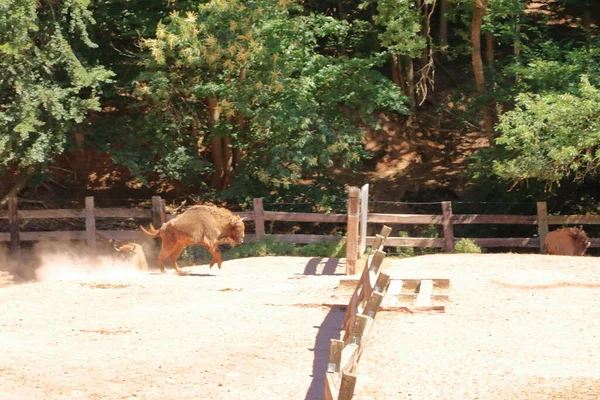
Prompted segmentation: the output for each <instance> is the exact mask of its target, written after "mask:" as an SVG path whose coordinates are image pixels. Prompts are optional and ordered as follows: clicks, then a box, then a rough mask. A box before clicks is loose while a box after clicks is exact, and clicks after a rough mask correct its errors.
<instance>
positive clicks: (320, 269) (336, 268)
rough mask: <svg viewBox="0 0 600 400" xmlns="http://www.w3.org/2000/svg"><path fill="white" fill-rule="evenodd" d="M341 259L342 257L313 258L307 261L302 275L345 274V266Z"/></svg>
mask: <svg viewBox="0 0 600 400" xmlns="http://www.w3.org/2000/svg"><path fill="white" fill-rule="evenodd" d="M341 260H342V259H341V258H323V257H315V258H311V259H310V260H308V263H306V266H305V267H304V272H303V273H302V275H344V274H345V270H344V268H345V267H344V264H343V263H342V262H341ZM297 275H300V274H297Z"/></svg>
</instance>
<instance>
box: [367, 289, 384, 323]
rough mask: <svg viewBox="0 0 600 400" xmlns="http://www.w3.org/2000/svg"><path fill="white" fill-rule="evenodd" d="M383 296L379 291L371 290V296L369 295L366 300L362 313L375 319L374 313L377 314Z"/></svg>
mask: <svg viewBox="0 0 600 400" xmlns="http://www.w3.org/2000/svg"><path fill="white" fill-rule="evenodd" d="M383 297H384V296H383V294H382V293H381V292H373V294H372V295H371V297H369V300H367V304H366V305H365V309H364V310H363V314H365V315H366V316H367V317H369V318H373V319H375V315H376V314H377V310H379V306H380V305H381V302H382V301H383Z"/></svg>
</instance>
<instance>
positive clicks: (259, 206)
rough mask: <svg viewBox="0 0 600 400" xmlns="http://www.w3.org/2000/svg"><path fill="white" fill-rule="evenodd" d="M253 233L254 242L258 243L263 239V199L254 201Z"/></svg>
mask: <svg viewBox="0 0 600 400" xmlns="http://www.w3.org/2000/svg"><path fill="white" fill-rule="evenodd" d="M253 208H254V231H255V232H256V240H257V241H260V240H262V239H263V238H264V237H265V209H264V207H263V199H262V198H256V199H254V205H253Z"/></svg>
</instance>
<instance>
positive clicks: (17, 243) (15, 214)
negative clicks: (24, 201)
mask: <svg viewBox="0 0 600 400" xmlns="http://www.w3.org/2000/svg"><path fill="white" fill-rule="evenodd" d="M8 224H9V230H10V250H11V252H12V253H13V255H14V256H16V257H18V256H19V255H20V252H21V237H20V234H19V233H20V232H19V210H18V205H17V198H16V197H9V198H8Z"/></svg>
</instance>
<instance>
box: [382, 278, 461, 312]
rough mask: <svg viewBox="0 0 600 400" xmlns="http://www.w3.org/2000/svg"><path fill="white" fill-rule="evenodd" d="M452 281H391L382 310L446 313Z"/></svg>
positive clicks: (396, 279)
mask: <svg viewBox="0 0 600 400" xmlns="http://www.w3.org/2000/svg"><path fill="white" fill-rule="evenodd" d="M449 292H450V279H398V278H394V279H390V283H389V285H388V288H387V291H386V294H385V298H384V299H383V301H382V302H381V307H380V310H385V311H396V310H397V311H407V312H411V313H415V312H445V311H446V307H445V305H444V303H445V302H447V301H449V300H450V295H449Z"/></svg>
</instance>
